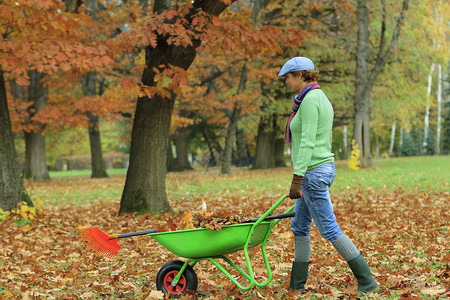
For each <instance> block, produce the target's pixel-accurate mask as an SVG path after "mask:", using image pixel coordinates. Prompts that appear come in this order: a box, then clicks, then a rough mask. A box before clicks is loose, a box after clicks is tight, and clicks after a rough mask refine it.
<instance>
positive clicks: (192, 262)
mask: <svg viewBox="0 0 450 300" xmlns="http://www.w3.org/2000/svg"><path fill="white" fill-rule="evenodd" d="M286 197H287V195H284V196H283V197H281V198H280V199H279V200H278V201H277V202H276V203H275V204H274V205H272V207H271V208H269V210H267V211H266V212H265V213H264V214H263V215H262V216H261V217H260V218H259V219H258V220H257V221H256V222H254V223H253V224H252V226H251V228H250V230H249V232H248V235H247V238H246V241H245V244H244V247H243V249H242V250H244V255H245V261H246V264H247V269H248V273H247V272H246V271H244V270H243V269H241V268H240V267H239V266H237V265H236V264H235V263H233V262H232V261H231V260H230V259H229V258H228V257H226V256H225V255H211V256H205V257H196V258H188V260H187V261H186V262H185V263H184V265H183V266H182V268H181V269H180V271H179V273H178V274H177V275H176V276H175V278H174V279H173V281H172V283H171V284H172V286H176V285H177V283H178V281H179V280H180V278H181V276H182V274H183V273H184V271H185V270H186V268H187V267H188V265H190V266H191V267H194V266H195V265H196V264H197V262H199V261H201V260H209V261H210V262H212V263H213V264H214V265H215V266H216V267H217V268H218V269H219V270H220V271H222V273H224V274H225V276H227V277H228V278H229V279H230V280H231V281H232V282H233V283H234V284H236V286H237V287H239V288H240V289H242V290H249V289H250V288H252V287H253V286H258V287H264V286H266V285H268V284H269V283H270V282H271V280H272V270H271V268H270V264H269V260H268V258H267V255H266V250H265V246H266V243H267V240H268V238H269V235H270V233H271V231H272V228H273V227H274V226H275V225H276V224H278V222H280V221H281V219H278V220H275V221H272V222H264V223H263V224H261V223H262V222H263V221H264V219H265V218H266V217H268V216H269V214H270V213H272V211H273V210H274V209H275V208H277V207H278V206H279V205H280V204H281V203H282V202H283V201H284V200H285V199H286ZM293 210H294V206H292V207H291V208H289V209H288V210H287V211H286V213H289V212H291V211H293ZM268 223H271V224H270V225H269V224H268ZM260 224H261V225H266V226H269V228H268V229H267V231H266V233H265V236H264V238H263V239H262V241H261V242H260V244H261V252H262V255H263V257H264V263H265V266H266V270H267V274H268V278H267V280H266V281H265V282H262V283H260V282H258V281H256V279H255V275H254V273H253V268H252V265H251V261H250V257H249V254H248V248H251V247H256V246H258V245H259V244H256V245H254V246H253V245H251V239H252V236H253V235H254V233H255V230H256V229H257V227H258V226H260ZM241 225H243V224H240V225H237V226H241ZM246 225H250V224H246ZM228 226H230V227H231V226H236V225H228ZM226 227H227V226H224V228H223V229H222V230H226ZM149 235H150V236H152V237H153V238H155V239H156V235H158V233H154V234H149ZM156 240H157V239H156ZM157 241H158V240H157ZM162 245H163V246H164V244H162ZM239 250H241V249H238V250H237V251H239ZM232 252H236V251H231V252H228V253H232ZM228 253H227V254H228ZM217 259H223V260H224V261H225V262H227V263H228V264H229V265H230V266H231V267H233V268H234V269H235V270H237V271H238V272H239V273H240V274H241V275H243V276H244V277H245V278H246V279H247V280H248V281H250V283H249V284H248V285H247V286H244V285H242V284H240V283H239V282H238V281H237V280H236V279H235V278H234V277H233V276H232V275H231V274H230V273H229V272H228V271H227V270H226V269H225V268H224V267H223V266H222V265H221V264H220V263H219V262H218V261H217Z"/></svg>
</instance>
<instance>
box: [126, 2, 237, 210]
mask: <svg viewBox="0 0 450 300" xmlns="http://www.w3.org/2000/svg"><path fill="white" fill-rule="evenodd" d="M167 6H168V2H167V3H166V2H164V1H156V2H155V11H157V12H161V11H162V10H164V9H166V8H167ZM227 6H228V5H227V4H225V3H223V2H222V1H220V0H210V1H194V2H193V7H192V9H191V11H190V12H189V14H188V15H187V16H186V17H185V19H186V20H187V21H188V22H192V17H193V15H194V14H196V13H198V10H199V9H202V10H203V11H204V12H206V13H208V14H211V15H215V16H218V15H219V14H220V13H221V12H222V11H223V10H224V9H225V8H227ZM200 43H201V41H200V40H196V39H194V40H193V41H192V45H190V46H186V47H184V46H176V45H173V44H170V45H169V44H168V43H167V37H166V38H165V37H162V36H158V41H157V46H156V48H152V47H151V46H147V47H146V49H145V50H146V56H145V62H146V68H145V70H144V73H143V75H142V83H143V84H144V85H146V86H155V81H154V78H155V75H156V74H155V70H154V68H155V69H158V68H159V67H160V66H161V65H165V66H168V65H173V66H176V67H180V68H183V69H184V70H187V69H188V68H189V66H190V65H191V63H192V61H193V60H194V58H195V56H196V54H197V53H196V51H197V47H198V46H200ZM174 102H175V95H172V96H171V97H170V98H169V99H167V98H163V97H161V96H160V95H155V96H153V97H152V98H151V99H149V98H148V97H147V96H145V97H139V98H138V100H137V106H136V113H135V118H134V122H133V129H132V133H131V149H130V165H129V168H128V172H127V178H126V182H125V187H124V190H123V193H122V199H121V201H120V209H119V214H122V213H126V212H137V213H146V212H151V213H157V212H167V211H171V208H170V205H169V202H168V201H167V196H166V186H165V178H166V171H167V166H166V163H167V157H166V155H167V138H168V136H169V127H170V119H171V116H172V112H173V107H174Z"/></svg>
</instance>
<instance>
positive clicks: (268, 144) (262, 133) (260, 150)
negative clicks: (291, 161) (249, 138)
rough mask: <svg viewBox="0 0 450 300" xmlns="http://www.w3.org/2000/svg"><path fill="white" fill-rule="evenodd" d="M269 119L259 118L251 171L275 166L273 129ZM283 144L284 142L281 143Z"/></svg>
mask: <svg viewBox="0 0 450 300" xmlns="http://www.w3.org/2000/svg"><path fill="white" fill-rule="evenodd" d="M269 120H270V118H264V117H261V120H260V121H259V126H258V136H257V140H256V153H255V163H254V164H253V169H255V170H256V169H269V168H273V167H274V166H275V160H274V159H271V158H273V157H274V155H273V152H274V150H275V147H274V144H275V136H276V134H274V131H273V128H271V127H270V125H269V124H270V121H269ZM283 142H284V141H283ZM283 147H284V146H283Z"/></svg>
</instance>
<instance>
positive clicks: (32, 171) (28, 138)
mask: <svg viewBox="0 0 450 300" xmlns="http://www.w3.org/2000/svg"><path fill="white" fill-rule="evenodd" d="M28 75H29V77H30V85H29V86H28V100H29V101H30V102H31V103H33V104H32V105H31V106H30V107H29V108H28V112H29V115H30V119H31V118H32V117H33V116H35V115H36V114H37V113H38V112H39V111H40V110H41V109H43V108H45V107H46V106H47V98H48V88H46V87H44V85H43V84H42V82H41V80H42V79H43V78H44V76H45V74H43V73H39V72H38V71H35V70H32V71H29V72H28ZM30 122H32V120H30ZM35 125H36V127H37V130H36V131H32V132H25V168H24V177H25V178H27V179H32V180H46V179H50V175H49V173H48V168H47V164H46V153H45V135H44V134H43V130H44V125H43V124H41V123H35Z"/></svg>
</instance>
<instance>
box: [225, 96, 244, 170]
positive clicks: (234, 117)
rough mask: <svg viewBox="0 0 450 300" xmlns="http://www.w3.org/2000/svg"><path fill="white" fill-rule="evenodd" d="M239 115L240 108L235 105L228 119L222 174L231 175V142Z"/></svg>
mask: <svg viewBox="0 0 450 300" xmlns="http://www.w3.org/2000/svg"><path fill="white" fill-rule="evenodd" d="M240 114H241V108H240V107H238V104H235V106H234V108H233V112H232V113H231V117H230V124H229V125H228V129H227V136H226V138H225V147H224V149H223V152H222V158H221V160H222V174H231V159H232V154H233V144H234V143H233V141H234V138H235V136H236V129H237V125H238V121H239V118H240Z"/></svg>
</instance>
